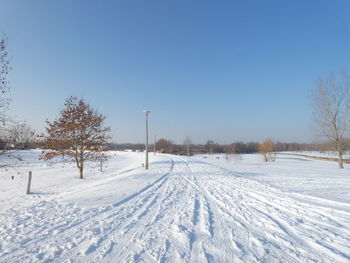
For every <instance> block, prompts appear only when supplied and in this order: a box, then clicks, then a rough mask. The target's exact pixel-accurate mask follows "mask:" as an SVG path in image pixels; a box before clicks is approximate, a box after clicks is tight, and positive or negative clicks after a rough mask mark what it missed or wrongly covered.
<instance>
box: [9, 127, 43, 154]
mask: <svg viewBox="0 0 350 263" xmlns="http://www.w3.org/2000/svg"><path fill="white" fill-rule="evenodd" d="M9 138H10V139H11V141H12V142H13V143H14V144H15V145H16V148H23V149H28V148H29V147H30V146H31V145H32V144H33V143H34V142H35V141H36V135H35V131H34V130H33V128H32V127H31V126H30V125H29V124H28V123H27V122H15V123H13V124H12V125H10V128H9Z"/></svg>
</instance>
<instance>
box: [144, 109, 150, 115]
mask: <svg viewBox="0 0 350 263" xmlns="http://www.w3.org/2000/svg"><path fill="white" fill-rule="evenodd" d="M143 113H144V114H145V115H148V114H150V113H151V112H150V111H149V110H145V111H143Z"/></svg>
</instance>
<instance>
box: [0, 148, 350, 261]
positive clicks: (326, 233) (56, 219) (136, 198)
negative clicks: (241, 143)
mask: <svg viewBox="0 0 350 263" xmlns="http://www.w3.org/2000/svg"><path fill="white" fill-rule="evenodd" d="M20 154H21V155H22V156H23V157H24V158H25V160H26V161H27V162H28V164H21V166H20V167H16V168H14V169H12V168H11V169H7V170H3V171H1V173H0V222H1V224H0V262H4V263H5V262H6V263H11V262H23V263H25V262H118V263H119V262H350V195H349V193H350V169H349V168H350V166H349V167H348V165H346V166H345V169H344V170H339V169H338V168H337V164H336V163H335V162H328V161H317V160H311V159H307V158H300V157H293V156H278V157H277V160H276V162H274V163H264V162H262V159H261V156H259V155H243V157H242V160H239V161H237V160H236V161H234V160H231V161H228V160H226V159H225V156H224V155H211V156H208V155H205V156H203V155H198V156H195V157H181V156H174V155H163V154H157V155H156V156H153V154H150V161H151V163H150V170H149V171H145V170H144V169H143V168H142V165H141V164H142V162H143V160H144V153H127V152H111V153H110V155H111V159H110V160H109V161H108V163H106V164H104V168H103V172H102V173H101V172H100V171H99V165H94V164H90V165H88V168H87V169H86V178H85V179H84V180H80V179H78V178H77V177H78V171H77V169H76V168H75V167H74V165H72V164H70V165H63V164H55V165H52V166H50V165H47V164H46V163H44V162H43V161H40V160H38V156H39V151H27V152H21V153H20ZM204 157H205V158H204ZM29 170H30V171H32V172H33V180H32V194H30V195H26V194H25V190H26V184H27V177H28V175H27V174H28V171H29ZM11 175H14V180H12V179H11Z"/></svg>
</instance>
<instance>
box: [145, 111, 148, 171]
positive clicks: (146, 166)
mask: <svg viewBox="0 0 350 263" xmlns="http://www.w3.org/2000/svg"><path fill="white" fill-rule="evenodd" d="M148 114H149V112H146V165H145V168H146V170H148Z"/></svg>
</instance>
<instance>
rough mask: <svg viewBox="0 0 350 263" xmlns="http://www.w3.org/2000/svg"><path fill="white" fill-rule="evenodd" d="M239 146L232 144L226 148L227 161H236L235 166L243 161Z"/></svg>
mask: <svg viewBox="0 0 350 263" xmlns="http://www.w3.org/2000/svg"><path fill="white" fill-rule="evenodd" d="M238 145H239V144H238V143H232V144H230V145H226V146H225V148H224V151H225V155H226V159H227V160H234V162H235V164H237V163H238V162H239V161H241V160H242V156H241V154H240V151H239V147H238Z"/></svg>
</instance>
